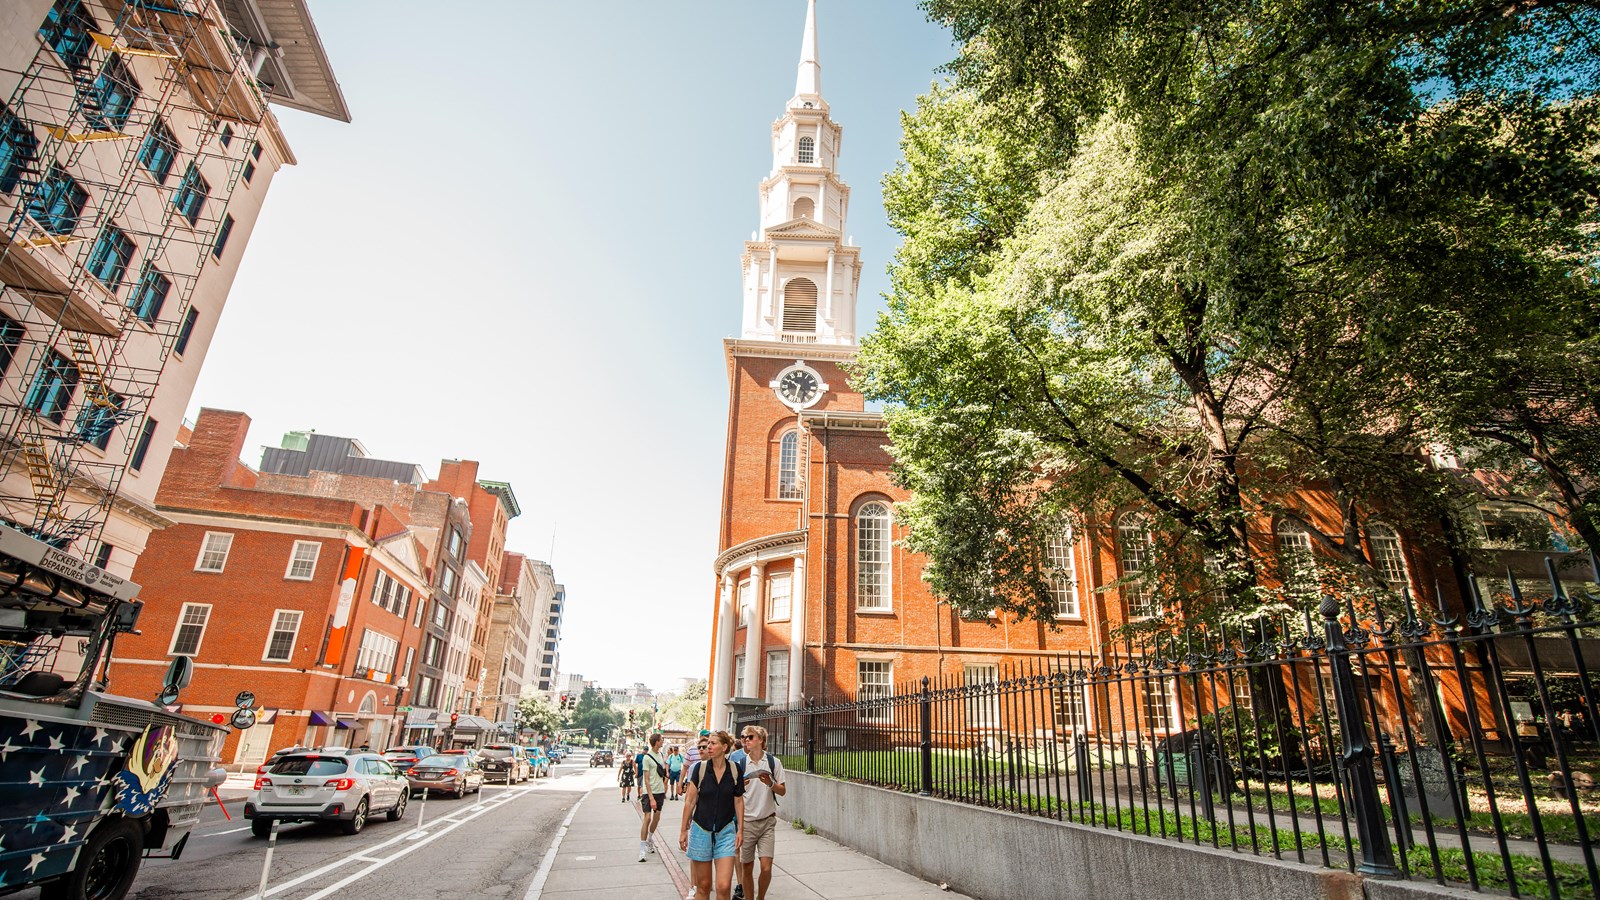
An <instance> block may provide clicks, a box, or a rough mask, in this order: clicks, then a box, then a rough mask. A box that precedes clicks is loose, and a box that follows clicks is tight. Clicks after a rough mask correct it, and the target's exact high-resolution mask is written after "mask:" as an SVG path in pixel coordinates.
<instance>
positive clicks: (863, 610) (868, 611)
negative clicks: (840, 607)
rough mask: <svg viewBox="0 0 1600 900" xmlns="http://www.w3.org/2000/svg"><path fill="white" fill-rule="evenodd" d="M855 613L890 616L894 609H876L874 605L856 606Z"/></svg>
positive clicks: (892, 614)
mask: <svg viewBox="0 0 1600 900" xmlns="http://www.w3.org/2000/svg"><path fill="white" fill-rule="evenodd" d="M856 615H858V616H886V617H891V618H892V617H893V616H894V610H892V609H877V608H875V607H869V608H863V607H860V606H858V607H856Z"/></svg>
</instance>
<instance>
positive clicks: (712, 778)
mask: <svg viewBox="0 0 1600 900" xmlns="http://www.w3.org/2000/svg"><path fill="white" fill-rule="evenodd" d="M705 746H706V749H705V758H704V759H702V760H700V761H699V762H698V763H696V764H695V766H694V768H692V769H690V770H689V779H688V781H689V784H688V787H687V788H686V793H685V795H684V801H683V828H682V830H681V831H680V832H679V834H678V847H679V848H681V849H682V850H683V852H684V853H685V854H687V855H688V857H689V870H690V875H691V877H692V878H693V879H694V890H695V900H711V898H712V889H713V883H714V885H715V890H716V900H729V895H730V894H731V893H732V886H733V864H734V857H735V855H736V854H737V853H738V852H739V844H740V842H741V841H743V840H744V778H743V777H742V775H741V773H740V771H739V766H738V764H737V763H735V762H733V761H732V760H730V759H728V754H729V752H731V751H732V750H733V736H732V735H730V734H728V733H727V732H726V731H719V732H717V733H716V734H713V735H711V736H710V737H709V739H708V741H707V743H706V745H705Z"/></svg>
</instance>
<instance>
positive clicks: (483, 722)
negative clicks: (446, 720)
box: [456, 713, 495, 731]
mask: <svg viewBox="0 0 1600 900" xmlns="http://www.w3.org/2000/svg"><path fill="white" fill-rule="evenodd" d="M456 730H457V731H494V730H495V727H494V723H493V722H491V721H489V720H488V719H485V718H484V717H482V716H474V715H470V714H468V713H462V714H461V716H460V718H458V719H456Z"/></svg>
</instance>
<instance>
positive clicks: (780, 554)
mask: <svg viewBox="0 0 1600 900" xmlns="http://www.w3.org/2000/svg"><path fill="white" fill-rule="evenodd" d="M805 549H806V533H805V532H804V531H785V532H783V533H781V534H769V535H766V536H765V537H758V538H755V539H754V540H749V541H745V542H744V543H742V544H735V545H734V546H732V547H729V548H728V549H726V550H724V551H722V552H721V553H719V554H717V560H716V562H715V564H714V565H713V567H714V568H715V569H716V573H717V577H718V578H721V577H722V573H724V572H726V571H727V570H728V569H730V568H733V569H742V568H744V567H745V566H748V565H750V564H752V563H754V562H758V561H759V562H766V561H768V560H773V559H790V558H793V557H796V556H799V555H801V554H803V553H805ZM734 563H738V564H739V565H734Z"/></svg>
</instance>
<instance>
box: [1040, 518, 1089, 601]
mask: <svg viewBox="0 0 1600 900" xmlns="http://www.w3.org/2000/svg"><path fill="white" fill-rule="evenodd" d="M1074 546H1075V544H1074V541H1073V534H1072V526H1071V525H1062V526H1061V527H1060V528H1059V529H1057V530H1055V531H1053V532H1051V534H1050V536H1049V537H1048V538H1046V539H1045V546H1044V552H1045V567H1046V575H1047V577H1048V578H1049V579H1050V596H1051V597H1052V598H1054V599H1055V607H1056V616H1058V617H1060V618H1065V619H1076V618H1078V617H1079V616H1080V615H1081V614H1082V613H1080V612H1079V608H1078V567H1077V565H1076V563H1075V562H1074V560H1073V556H1072V551H1073V548H1074Z"/></svg>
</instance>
